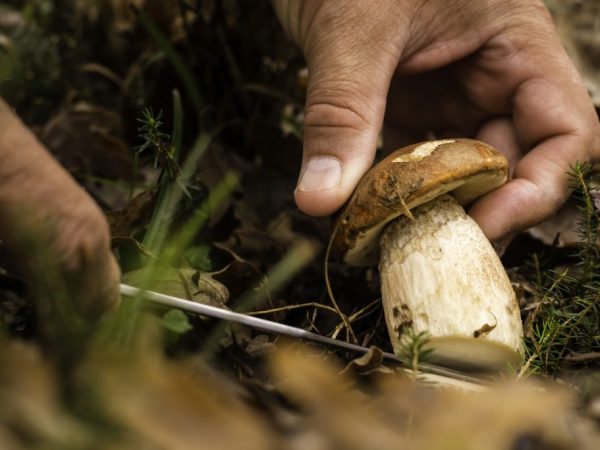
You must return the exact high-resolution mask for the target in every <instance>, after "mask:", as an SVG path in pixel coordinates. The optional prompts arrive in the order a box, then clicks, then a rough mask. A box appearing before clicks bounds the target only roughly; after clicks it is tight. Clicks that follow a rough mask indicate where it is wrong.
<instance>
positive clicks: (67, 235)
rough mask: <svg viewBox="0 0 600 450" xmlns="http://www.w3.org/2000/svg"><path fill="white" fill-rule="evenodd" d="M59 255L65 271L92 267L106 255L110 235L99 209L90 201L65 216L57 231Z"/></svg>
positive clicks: (108, 254)
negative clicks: (64, 222)
mask: <svg viewBox="0 0 600 450" xmlns="http://www.w3.org/2000/svg"><path fill="white" fill-rule="evenodd" d="M59 252H60V253H59V255H61V256H62V257H61V259H62V263H63V267H64V269H65V270H66V271H67V272H82V271H85V270H93V269H94V266H95V265H96V264H98V262H101V261H102V260H106V259H108V258H109V256H110V235H109V230H108V225H107V223H106V220H105V219H104V216H103V215H102V213H101V212H100V211H99V210H98V209H97V208H96V207H95V205H90V206H87V207H82V208H79V210H78V211H77V213H75V214H74V215H71V217H69V218H68V223H67V224H66V225H65V227H64V228H63V230H61V231H60V235H59Z"/></svg>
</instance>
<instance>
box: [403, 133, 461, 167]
mask: <svg viewBox="0 0 600 450" xmlns="http://www.w3.org/2000/svg"><path fill="white" fill-rule="evenodd" d="M453 142H456V141H455V140H454V139H443V140H441V141H431V142H425V143H423V144H421V145H419V146H417V147H415V149H414V150H413V151H412V152H410V153H407V154H406V155H401V156H398V157H397V158H395V159H393V160H392V162H395V163H396V162H399V163H404V162H409V161H421V160H422V159H423V158H426V157H428V156H429V155H431V154H432V153H433V152H434V151H435V149H436V148H438V147H439V146H440V145H444V144H452V143H453Z"/></svg>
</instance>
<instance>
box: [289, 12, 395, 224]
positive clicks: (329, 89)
mask: <svg viewBox="0 0 600 450" xmlns="http://www.w3.org/2000/svg"><path fill="white" fill-rule="evenodd" d="M366 7H367V5H362V4H360V5H358V4H357V5H356V8H354V9H353V10H352V11H353V12H352V14H350V18H348V17H346V19H344V20H342V18H343V17H342V16H339V17H338V16H336V15H333V16H332V17H333V19H331V20H333V21H334V22H335V21H336V20H339V21H340V22H339V23H337V22H335V23H337V25H336V26H334V25H333V24H330V25H329V26H328V27H327V28H326V29H327V30H329V31H328V32H327V33H324V32H323V30H324V29H325V28H323V26H324V24H323V23H321V24H320V25H321V28H320V29H319V30H316V29H315V30H314V31H315V32H314V33H307V34H306V36H307V37H306V41H305V42H304V44H303V47H304V50H305V54H306V58H307V62H308V67H309V73H310V78H309V83H308V90H307V100H306V108H305V116H304V152H303V159H302V168H301V171H300V177H299V180H298V185H297V188H296V192H295V197H296V203H297V204H298V207H299V208H300V209H301V210H302V211H304V212H306V213H308V214H311V215H316V216H322V215H327V214H331V213H332V212H334V211H335V210H336V209H338V208H339V207H340V206H341V205H342V204H343V203H344V202H345V201H346V200H347V199H348V197H349V196H350V194H351V193H352V191H353V190H354V187H355V186H356V184H357V183H358V181H359V179H360V178H361V177H362V175H363V174H364V173H365V172H366V171H367V170H368V169H369V167H370V166H371V164H372V162H373V158H374V155H375V150H376V146H377V138H378V134H379V132H380V130H381V127H382V122H383V115H384V111H385V105H386V96H387V92H388V88H389V84H390V80H391V77H392V75H393V73H394V70H395V68H396V65H397V62H398V59H399V57H400V52H401V45H399V44H398V39H396V38H395V37H394V36H395V35H398V34H399V33H398V29H400V30H402V29H403V28H402V27H399V28H397V27H396V22H397V20H396V19H394V21H392V22H391V23H389V22H390V21H385V20H380V21H379V22H378V23H382V24H385V23H388V25H387V27H388V29H386V32H387V35H386V33H384V32H383V31H382V30H381V29H377V27H366V28H365V25H364V23H363V22H364V21H363V20H362V18H361V16H360V15H359V14H358V13H356V11H355V9H359V10H360V9H361V8H363V9H364V8H366ZM324 9H326V7H325V6H323V10H324ZM329 13H331V14H333V13H332V12H329ZM355 13H356V14H355ZM365 13H366V12H365ZM336 14H337V13H336ZM345 16H348V15H347V14H346V15H345ZM319 20H321V19H319V18H317V19H315V22H317V21H319ZM398 20H399V19H398ZM357 27H362V29H361V32H360V33H357Z"/></svg>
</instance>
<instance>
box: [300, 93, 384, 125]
mask: <svg viewBox="0 0 600 450" xmlns="http://www.w3.org/2000/svg"><path fill="white" fill-rule="evenodd" d="M332 84H334V83H327V84H325V85H323V84H321V85H318V86H314V87H312V89H311V90H310V92H309V97H308V98H309V100H308V101H307V104H306V108H305V113H304V126H305V127H307V128H322V127H327V128H347V129H352V130H356V131H364V130H365V129H368V128H369V127H371V126H372V124H373V121H374V120H373V115H374V114H373V111H372V109H371V108H370V106H369V105H368V103H367V102H366V101H365V100H364V97H365V95H364V94H363V93H362V92H361V90H360V88H359V87H357V86H356V84H355V83H349V82H345V83H344V82H338V83H335V86H333V85H332Z"/></svg>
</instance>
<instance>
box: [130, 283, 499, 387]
mask: <svg viewBox="0 0 600 450" xmlns="http://www.w3.org/2000/svg"><path fill="white" fill-rule="evenodd" d="M120 288H121V295H123V296H124V297H130V298H133V297H138V296H139V297H141V298H144V299H145V300H146V301H148V302H150V303H154V304H157V305H162V306H167V307H170V308H176V309H180V310H182V311H186V312H189V313H193V314H199V315H202V316H207V317H213V318H215V319H221V320H226V321H229V322H235V323H239V324H241V325H246V326H248V327H251V328H254V329H256V330H260V331H264V332H267V333H272V334H277V335H282V336H289V337H293V338H296V339H302V340H306V341H310V342H317V343H319V344H322V345H325V346H328V347H332V348H336V349H343V350H347V351H350V352H353V353H358V354H365V353H367V352H368V351H369V348H367V347H363V346H360V345H356V344H352V343H350V342H345V341H339V340H337V339H332V338H330V337H327V336H322V335H320V334H316V333H312V332H310V331H306V330H303V329H302V328H297V327H292V326H290V325H284V324H282V323H278V322H273V321H271V320H266V319H261V318H259V317H254V316H250V315H247V314H241V313H237V312H234V311H230V310H227V309H222V308H217V307H216V306H210V305H205V304H202V303H196V302H192V301H190V300H184V299H182V298H178V297H173V296H171V295H166V294H161V293H159V292H153V291H142V290H140V289H138V288H136V287H133V286H129V285H127V284H121V285H120ZM383 358H384V359H385V360H386V361H388V362H391V363H394V364H397V365H400V366H404V367H406V364H405V363H404V362H403V361H402V360H401V359H400V358H398V357H397V356H396V355H394V354H393V353H387V352H383ZM419 369H420V370H422V371H423V372H426V373H431V374H434V375H439V376H442V377H448V378H452V379H454V380H459V381H463V382H466V383H473V384H477V385H485V384H487V383H486V381H485V380H483V379H480V378H477V377H474V376H472V375H469V374H465V373H462V372H458V371H455V370H451V369H447V368H445V367H441V366H437V365H434V364H427V363H419Z"/></svg>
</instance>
